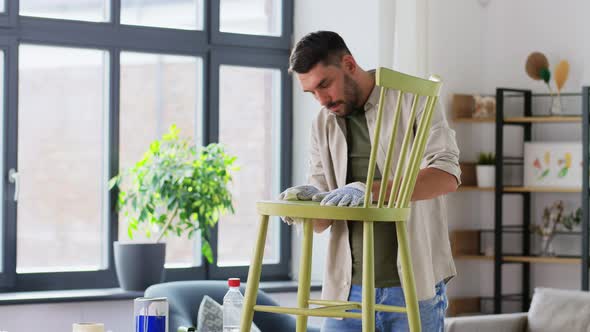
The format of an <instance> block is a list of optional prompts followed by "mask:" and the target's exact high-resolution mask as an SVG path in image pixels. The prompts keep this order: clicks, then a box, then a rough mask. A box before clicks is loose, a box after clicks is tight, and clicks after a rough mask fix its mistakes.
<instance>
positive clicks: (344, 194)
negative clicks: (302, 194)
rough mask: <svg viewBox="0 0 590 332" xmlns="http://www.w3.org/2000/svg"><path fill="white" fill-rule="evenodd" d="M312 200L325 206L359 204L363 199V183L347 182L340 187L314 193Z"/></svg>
mask: <svg viewBox="0 0 590 332" xmlns="http://www.w3.org/2000/svg"><path fill="white" fill-rule="evenodd" d="M312 200H313V201H315V202H320V205H327V206H361V205H362V204H363V203H364V200H365V184H364V183H362V182H353V183H349V184H347V185H345V186H344V187H342V188H338V189H334V190H332V191H328V192H322V193H319V194H316V195H314V196H313V197H312Z"/></svg>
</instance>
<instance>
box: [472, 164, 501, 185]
mask: <svg viewBox="0 0 590 332" xmlns="http://www.w3.org/2000/svg"><path fill="white" fill-rule="evenodd" d="M475 175H476V178H477V186H478V187H493V186H495V185H496V183H495V182H496V167H495V166H494V165H477V166H476V167H475Z"/></svg>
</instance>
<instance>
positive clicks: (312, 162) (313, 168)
mask: <svg viewBox="0 0 590 332" xmlns="http://www.w3.org/2000/svg"><path fill="white" fill-rule="evenodd" d="M317 129H318V128H317V123H316V122H315V121H314V124H313V125H312V128H311V144H310V151H309V152H310V153H309V171H308V172H309V173H308V183H309V184H311V185H312V186H314V187H316V188H318V189H319V190H320V191H328V190H329V188H328V182H327V181H326V176H325V173H324V168H323V167H322V160H321V158H320V143H319V140H318V136H317V135H318V130H317Z"/></svg>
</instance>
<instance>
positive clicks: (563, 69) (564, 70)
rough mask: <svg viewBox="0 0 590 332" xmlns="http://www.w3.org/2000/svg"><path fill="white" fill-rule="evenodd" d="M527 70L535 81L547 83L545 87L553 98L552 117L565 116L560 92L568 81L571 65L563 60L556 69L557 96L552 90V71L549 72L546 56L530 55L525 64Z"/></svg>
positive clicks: (539, 54)
mask: <svg viewBox="0 0 590 332" xmlns="http://www.w3.org/2000/svg"><path fill="white" fill-rule="evenodd" d="M525 70H526V72H527V74H528V75H529V77H530V78H532V79H533V80H536V81H541V80H542V81H543V82H545V85H546V86H547V89H548V90H549V95H550V96H551V104H550V106H549V113H550V114H551V115H563V110H562V107H561V94H560V91H561V88H562V87H563V85H564V84H565V81H566V80H567V76H568V73H569V63H568V62H567V61H565V60H562V61H561V62H559V63H558V64H557V66H556V67H555V72H554V75H553V78H554V80H555V85H556V86H557V95H555V94H554V93H553V89H552V88H551V70H549V61H548V60H547V57H546V56H545V54H543V53H541V52H533V53H531V54H529V56H528V58H527V60H526V64H525Z"/></svg>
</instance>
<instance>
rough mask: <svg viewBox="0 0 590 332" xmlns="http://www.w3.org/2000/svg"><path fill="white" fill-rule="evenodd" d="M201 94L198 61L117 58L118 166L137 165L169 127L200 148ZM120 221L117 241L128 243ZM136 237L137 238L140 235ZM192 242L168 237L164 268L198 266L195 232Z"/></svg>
mask: <svg viewBox="0 0 590 332" xmlns="http://www.w3.org/2000/svg"><path fill="white" fill-rule="evenodd" d="M202 90H203V63H202V59H201V58H198V57H192V56H173V55H156V54H145V53H131V52H123V53H121V111H120V119H121V122H120V152H119V153H120V154H119V162H120V167H121V168H122V169H123V168H127V167H129V166H132V165H133V164H134V163H135V162H137V161H139V160H140V158H141V157H142V156H143V154H144V152H145V151H147V150H148V148H149V145H150V143H151V142H152V141H153V140H154V139H157V138H160V137H161V136H162V134H164V133H165V132H167V131H168V128H169V127H170V125H172V124H176V126H177V127H178V128H179V129H180V133H181V135H182V136H185V137H191V138H194V140H195V142H196V143H197V144H201V142H202V137H201V136H202V135H201V125H202V122H201V116H202V115H201V114H202ZM124 218H125V217H124V216H123V214H120V215H119V219H120V226H119V239H121V240H126V239H128V236H127V224H126V222H125V220H124ZM137 236H138V237H139V238H141V236H140V234H137ZM135 237H136V235H134V239H135ZM195 239H196V241H193V240H189V239H187V238H186V237H183V238H178V237H176V236H175V235H174V234H169V236H168V238H167V239H166V243H167V248H166V263H167V264H168V267H171V265H172V266H174V265H176V266H179V265H181V266H196V265H200V263H201V254H200V252H201V251H200V241H199V240H198V239H199V234H198V233H197V234H195ZM197 249H198V250H197Z"/></svg>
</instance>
